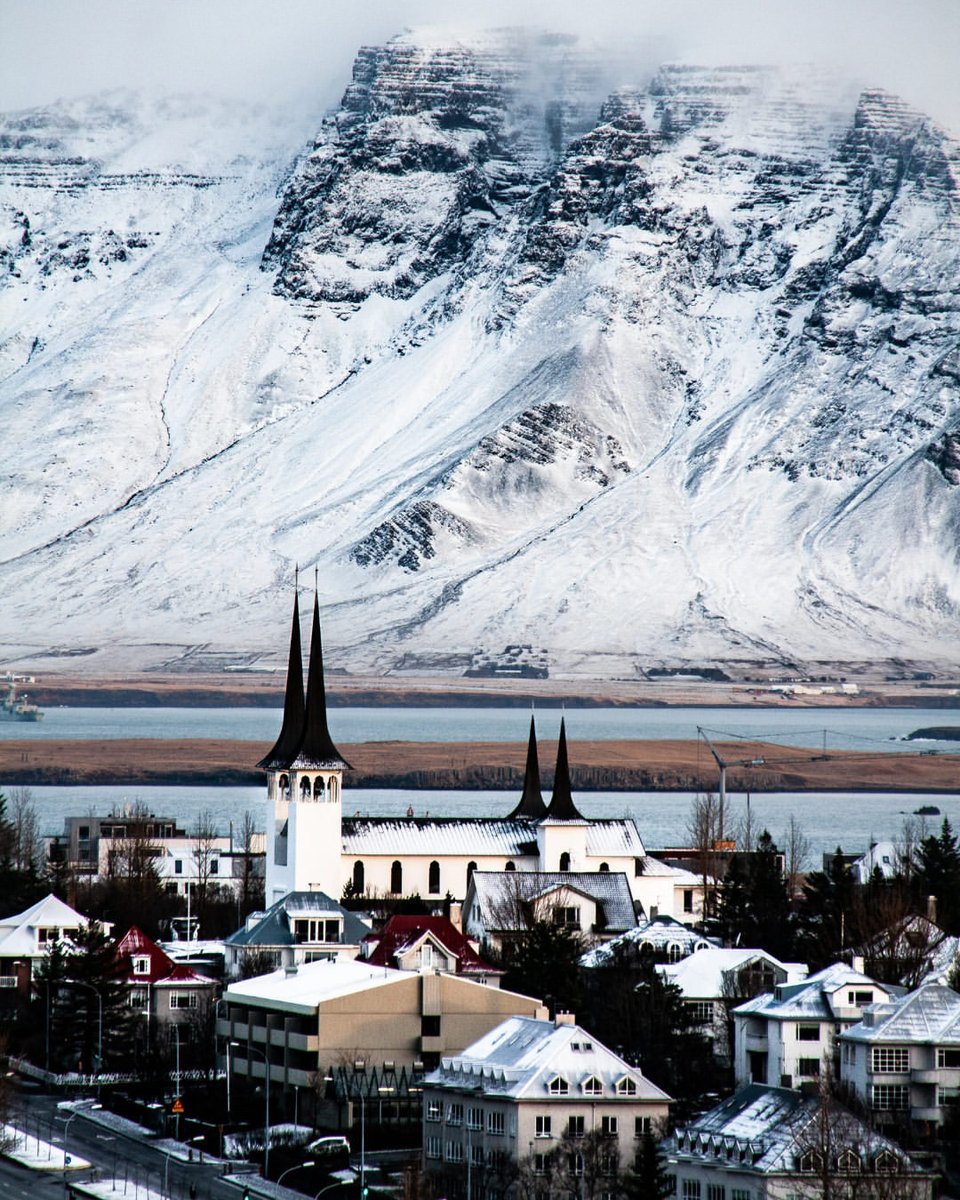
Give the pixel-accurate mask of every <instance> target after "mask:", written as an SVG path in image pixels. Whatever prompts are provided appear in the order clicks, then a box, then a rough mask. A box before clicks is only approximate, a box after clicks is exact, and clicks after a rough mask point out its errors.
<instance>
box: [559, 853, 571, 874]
mask: <svg viewBox="0 0 960 1200" xmlns="http://www.w3.org/2000/svg"><path fill="white" fill-rule="evenodd" d="M560 870H561V871H569V870H570V854H569V852H568V851H567V850H564V852H563V853H562V854H561V855H560Z"/></svg>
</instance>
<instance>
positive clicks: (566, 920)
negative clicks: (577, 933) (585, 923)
mask: <svg viewBox="0 0 960 1200" xmlns="http://www.w3.org/2000/svg"><path fill="white" fill-rule="evenodd" d="M553 923H554V925H563V926H564V927H565V928H567V929H579V928H580V909H579V907H578V906H577V905H575V904H568V905H564V904H558V905H557V907H556V908H555V909H554V910H553Z"/></svg>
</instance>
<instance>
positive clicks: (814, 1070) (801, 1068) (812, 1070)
mask: <svg viewBox="0 0 960 1200" xmlns="http://www.w3.org/2000/svg"><path fill="white" fill-rule="evenodd" d="M797 1074H798V1075H800V1076H801V1077H802V1078H804V1079H816V1078H817V1076H818V1075H819V1074H820V1059H819V1058H801V1059H798V1060H797Z"/></svg>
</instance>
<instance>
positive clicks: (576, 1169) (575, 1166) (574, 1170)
mask: <svg viewBox="0 0 960 1200" xmlns="http://www.w3.org/2000/svg"><path fill="white" fill-rule="evenodd" d="M569 1161H570V1174H571V1175H582V1174H583V1155H582V1154H571V1155H570V1160H569Z"/></svg>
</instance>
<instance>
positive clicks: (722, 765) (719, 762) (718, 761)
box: [697, 725, 727, 841]
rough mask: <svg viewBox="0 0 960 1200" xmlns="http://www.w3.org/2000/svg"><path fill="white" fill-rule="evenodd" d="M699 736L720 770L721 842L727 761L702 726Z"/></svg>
mask: <svg viewBox="0 0 960 1200" xmlns="http://www.w3.org/2000/svg"><path fill="white" fill-rule="evenodd" d="M697 734H698V736H699V737H702V738H703V740H704V742H706V745H707V749H708V750H709V751H710V753H711V754H712V755H713V757H714V761H715V762H716V764H717V768H718V769H719V771H720V788H719V803H720V812H719V818H720V820H719V834H720V840H721V841H723V814H724V811H725V809H726V807H727V763H726V760H725V759H723V758H721V757H720V752H719V751H718V750H717V748H716V746H715V745H714V744H713V742H711V741H710V739H709V737H707V731H706V730H705V729H704V728H703V727H702V726H700V725H698V726H697Z"/></svg>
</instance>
